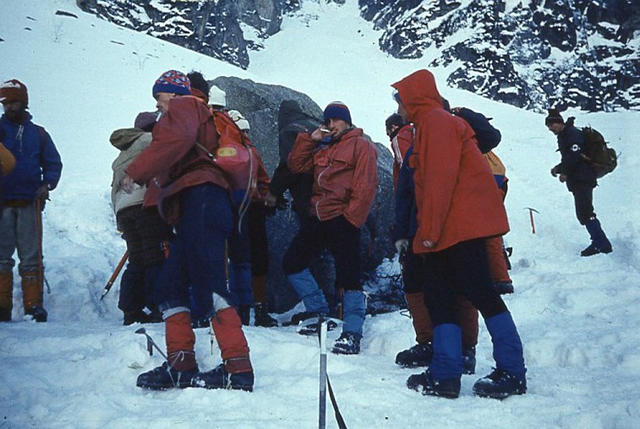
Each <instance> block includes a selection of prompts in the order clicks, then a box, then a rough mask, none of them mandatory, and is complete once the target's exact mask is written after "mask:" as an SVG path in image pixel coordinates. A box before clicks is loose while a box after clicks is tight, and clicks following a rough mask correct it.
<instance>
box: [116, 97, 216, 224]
mask: <svg viewBox="0 0 640 429" xmlns="http://www.w3.org/2000/svg"><path fill="white" fill-rule="evenodd" d="M196 141H198V142H199V143H200V144H201V145H202V146H204V147H205V148H206V149H207V151H208V152H210V153H215V152H216V149H217V148H218V134H217V132H216V128H215V125H214V123H213V121H212V120H211V113H210V112H209V109H208V108H207V106H206V105H205V104H204V103H203V102H202V101H201V100H200V99H198V98H196V97H193V96H182V97H175V98H172V99H171V101H170V103H169V111H168V112H167V113H166V114H165V115H163V117H162V118H161V119H160V121H159V122H158V123H157V124H156V126H155V127H154V128H153V133H152V140H151V144H150V145H149V146H148V147H147V148H146V149H145V150H144V151H142V153H140V155H138V156H137V157H136V159H135V160H134V161H133V162H132V163H131V164H130V165H129V167H128V168H127V169H126V173H127V174H128V175H129V176H131V178H132V179H133V180H134V181H135V182H137V183H139V184H147V185H148V186H149V189H148V190H147V195H145V202H144V205H145V206H149V205H153V204H154V203H157V204H158V208H159V210H160V212H161V213H162V214H163V215H164V217H165V219H166V220H167V222H169V223H170V224H173V223H175V222H176V221H177V219H178V213H179V210H178V209H179V205H178V202H179V201H178V199H177V198H170V197H173V196H175V195H176V194H177V193H178V192H180V191H181V190H183V189H185V188H188V187H191V186H196V185H200V184H203V183H213V184H215V185H218V186H220V187H222V188H224V189H228V188H229V185H228V184H227V181H226V180H225V178H224V174H223V172H222V171H221V170H220V169H219V168H218V167H217V166H215V165H214V164H213V163H212V162H211V161H210V160H209V158H208V157H207V154H206V153H205V151H204V150H202V149H199V148H198V147H197V146H196V145H195V142H196ZM158 188H159V190H158Z"/></svg>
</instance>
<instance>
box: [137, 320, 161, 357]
mask: <svg viewBox="0 0 640 429" xmlns="http://www.w3.org/2000/svg"><path fill="white" fill-rule="evenodd" d="M136 334H142V335H144V336H145V337H147V351H148V352H149V356H153V348H154V347H155V348H156V350H158V352H159V353H160V354H161V355H162V357H163V358H164V359H165V360H166V361H167V362H169V358H168V357H167V355H165V354H164V352H163V351H162V350H161V349H160V347H158V345H157V344H156V342H155V341H153V338H151V337H150V336H149V334H147V330H146V329H144V328H139V329H137V330H136Z"/></svg>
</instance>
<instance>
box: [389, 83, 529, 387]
mask: <svg viewBox="0 0 640 429" xmlns="http://www.w3.org/2000/svg"><path fill="white" fill-rule="evenodd" d="M392 86H393V87H394V88H395V89H396V90H397V92H396V94H395V99H396V101H397V102H398V113H399V114H400V115H402V116H403V117H405V118H406V119H407V120H409V121H411V122H413V124H414V126H415V127H416V136H415V139H414V143H413V145H414V146H413V148H414V152H413V155H412V156H411V158H410V164H409V165H410V166H411V167H412V168H413V169H414V176H413V178H414V185H415V199H416V212H417V215H416V219H417V230H416V233H415V236H414V238H413V241H412V248H413V251H414V253H416V254H417V255H418V256H419V257H420V258H421V264H420V267H419V269H420V273H421V277H422V278H423V282H424V283H423V293H424V296H425V304H426V305H427V308H428V309H429V315H430V316H431V320H432V323H433V326H434V329H433V357H432V359H431V364H430V366H429V368H428V369H427V370H426V371H425V372H423V373H421V374H415V375H412V376H411V377H409V379H408V380H407V387H409V388H410V389H414V390H417V391H421V393H422V394H424V395H433V396H444V397H448V398H457V397H458V396H459V394H460V378H461V375H462V371H463V364H462V339H461V329H460V322H459V321H458V317H457V314H456V312H455V304H456V299H455V298H456V296H457V295H463V296H464V297H466V298H467V299H468V300H469V301H471V303H472V304H473V306H474V307H476V308H477V309H478V310H479V311H480V313H481V314H482V317H483V318H484V320H485V323H486V325H487V329H488V331H489V334H490V335H491V340H492V342H493V356H494V359H495V361H496V369H495V370H494V371H493V372H492V373H491V374H489V375H488V376H486V377H483V378H481V379H480V380H478V381H477V382H476V383H475V384H474V387H473V391H474V393H475V394H476V395H478V396H485V397H492V398H505V397H507V396H510V395H521V394H524V393H525V392H526V377H525V374H526V368H525V365H524V357H523V350H522V343H521V341H520V336H519V334H518V331H517V329H516V326H515V323H514V322H513V319H512V317H511V314H510V313H509V311H508V310H507V307H506V305H505V303H504V302H503V301H502V298H501V297H500V295H499V294H498V293H497V292H496V290H495V289H494V288H493V282H492V279H491V274H490V272H489V262H488V259H487V248H486V243H485V239H486V238H487V237H493V236H496V235H502V234H505V233H506V232H507V231H508V230H509V226H508V223H507V216H506V212H505V209H504V206H503V204H502V198H501V196H500V193H499V191H498V188H497V187H496V185H495V181H494V179H493V174H492V173H491V170H490V169H489V165H488V164H487V162H486V161H485V159H484V158H483V156H482V154H481V152H480V150H479V149H478V144H477V141H476V138H475V137H474V132H473V130H472V128H471V127H470V126H469V124H468V123H467V122H466V121H464V120H463V119H461V118H458V117H456V116H453V115H451V114H450V113H449V112H447V111H445V110H444V108H443V104H442V99H441V97H440V94H439V92H438V89H437V87H436V83H435V79H434V77H433V74H431V73H430V72H429V71H428V70H419V71H417V72H414V73H412V74H410V75H409V76H407V77H405V78H404V79H402V80H400V81H399V82H397V83H395V84H393V85H392Z"/></svg>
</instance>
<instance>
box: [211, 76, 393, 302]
mask: <svg viewBox="0 0 640 429" xmlns="http://www.w3.org/2000/svg"><path fill="white" fill-rule="evenodd" d="M212 83H213V84H215V85H216V86H218V87H219V88H221V89H222V90H224V91H225V92H226V94H227V106H228V108H229V109H236V110H239V111H240V112H242V113H243V115H244V116H245V117H246V118H247V120H248V121H249V123H250V125H251V130H250V137H251V140H252V142H253V143H254V144H255V145H256V146H257V148H258V150H259V151H260V154H261V155H262V158H263V160H264V164H265V167H266V169H267V171H268V172H269V174H272V173H273V171H274V170H275V168H276V166H277V164H278V161H279V153H278V108H279V106H280V103H281V102H282V101H283V100H295V101H297V102H298V103H299V105H300V106H301V107H302V108H303V109H304V110H305V111H306V112H307V113H309V114H311V115H313V116H316V117H322V109H321V108H320V107H319V106H318V105H317V104H316V103H314V102H313V100H311V99H310V98H309V97H308V96H306V95H305V94H302V93H299V92H296V91H294V90H292V89H289V88H286V87H284V86H279V85H266V84H260V83H256V82H253V81H251V80H248V79H240V78H236V77H218V78H216V79H214V80H213V81H212ZM365 131H366V130H365ZM376 146H377V147H378V181H379V185H378V193H377V196H376V202H375V204H374V206H373V208H372V210H371V216H370V217H369V220H368V222H367V226H366V227H365V228H363V232H362V256H363V257H362V263H363V270H364V278H363V281H364V280H366V279H367V278H369V277H372V276H375V270H376V267H378V265H380V263H381V262H382V260H383V258H385V257H389V256H391V255H392V253H393V244H392V243H391V239H390V236H389V234H388V229H389V227H390V225H392V223H393V219H394V213H393V198H392V197H391V196H392V195H393V184H392V180H391V165H392V155H391V152H390V151H389V150H388V149H387V148H386V147H385V146H383V145H381V144H379V143H377V144H376ZM297 229H298V225H297V220H296V216H295V214H294V213H293V212H292V211H289V210H284V211H278V212H276V214H275V215H274V216H272V217H270V218H268V220H267V234H268V237H269V274H268V279H267V285H268V289H269V295H270V300H271V304H272V307H273V308H274V310H276V311H279V312H281V311H285V310H288V309H289V308H291V307H292V306H293V305H295V304H296V303H297V302H298V298H297V296H296V295H295V293H294V292H293V290H292V289H291V287H290V286H289V285H288V284H287V281H286V279H285V277H284V275H283V273H282V269H281V266H282V256H283V254H284V252H285V250H286V249H287V247H288V245H289V243H290V242H291V239H292V238H293V236H294V235H295V232H296V231H297ZM372 239H373V240H372ZM312 271H313V273H314V275H315V276H316V278H317V279H318V281H319V283H320V284H321V286H322V287H323V289H324V290H325V291H326V292H327V295H328V296H330V297H332V296H335V291H334V286H333V285H334V280H335V278H334V273H333V262H332V260H331V257H330V256H329V255H328V254H326V255H323V257H322V258H321V259H320V260H319V262H318V263H317V264H316V265H314V266H313V267H312Z"/></svg>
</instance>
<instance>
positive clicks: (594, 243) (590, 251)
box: [580, 216, 613, 256]
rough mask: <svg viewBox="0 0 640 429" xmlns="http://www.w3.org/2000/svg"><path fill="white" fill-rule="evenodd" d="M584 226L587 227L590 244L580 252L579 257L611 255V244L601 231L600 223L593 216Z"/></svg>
mask: <svg viewBox="0 0 640 429" xmlns="http://www.w3.org/2000/svg"><path fill="white" fill-rule="evenodd" d="M585 226H586V227H587V231H589V236H590V237H591V244H590V245H589V246H587V247H586V248H585V249H584V250H583V251H582V252H580V256H592V255H596V254H598V253H611V251H612V250H613V248H612V247H611V242H610V241H609V239H608V238H607V236H606V235H605V233H604V231H603V230H602V227H601V226H600V221H599V220H598V219H597V218H596V217H595V216H594V217H592V218H591V219H589V220H588V221H587V223H586V224H585Z"/></svg>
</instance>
